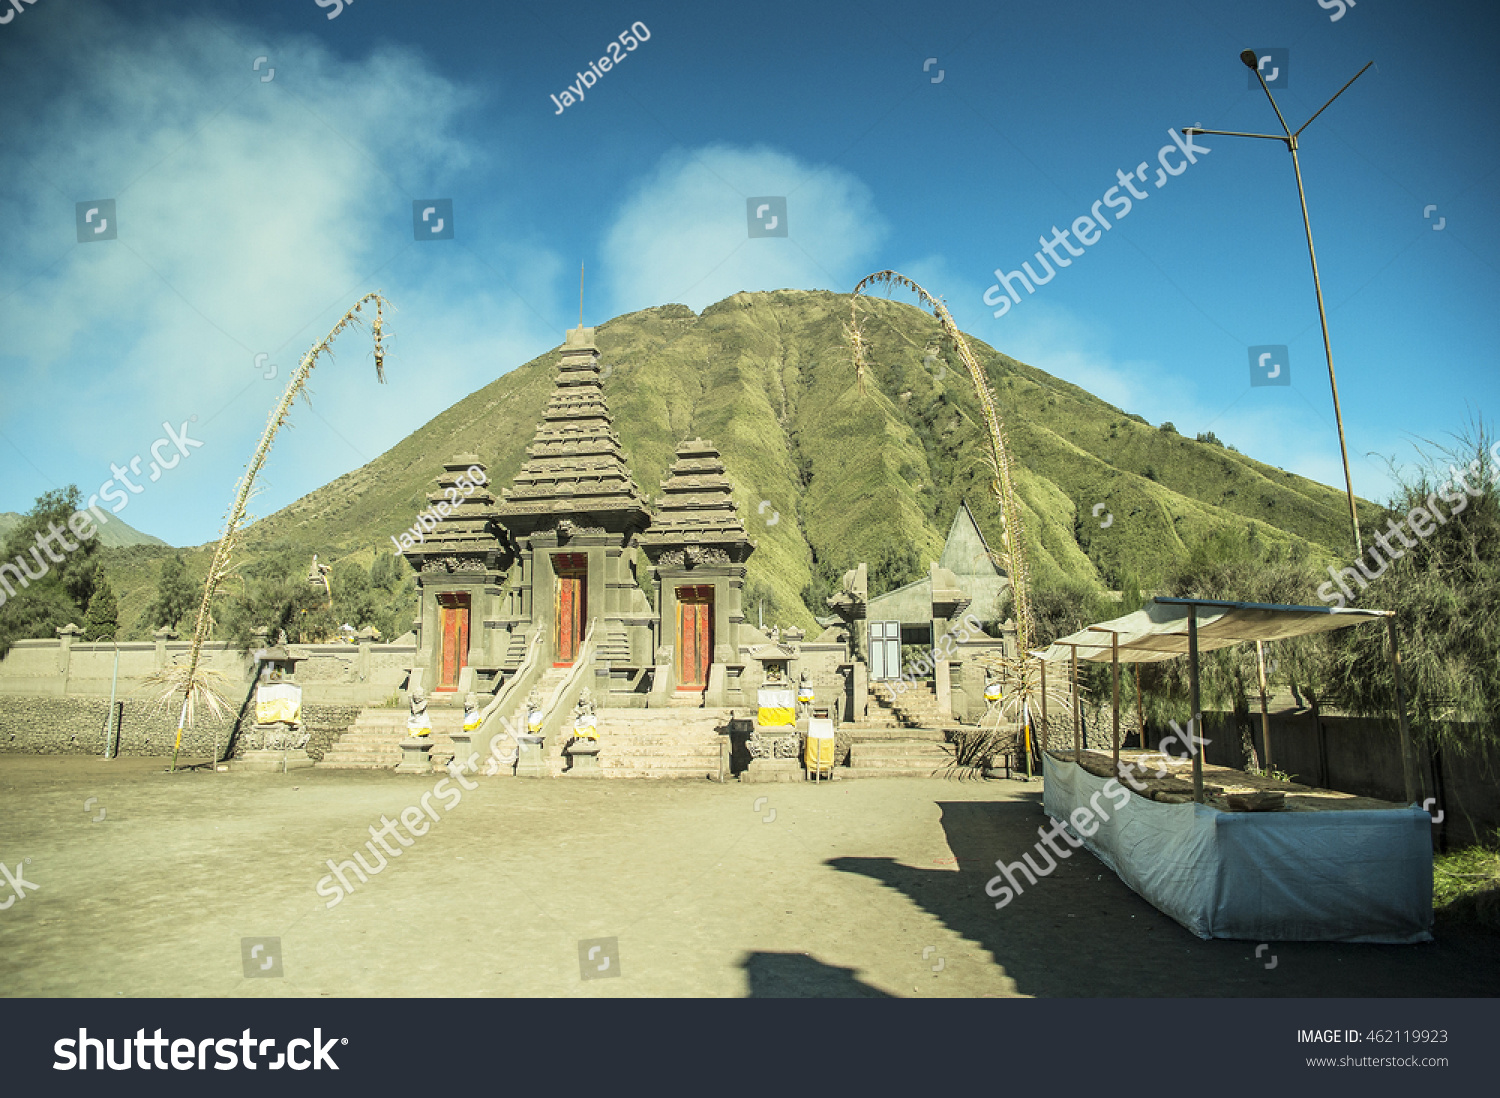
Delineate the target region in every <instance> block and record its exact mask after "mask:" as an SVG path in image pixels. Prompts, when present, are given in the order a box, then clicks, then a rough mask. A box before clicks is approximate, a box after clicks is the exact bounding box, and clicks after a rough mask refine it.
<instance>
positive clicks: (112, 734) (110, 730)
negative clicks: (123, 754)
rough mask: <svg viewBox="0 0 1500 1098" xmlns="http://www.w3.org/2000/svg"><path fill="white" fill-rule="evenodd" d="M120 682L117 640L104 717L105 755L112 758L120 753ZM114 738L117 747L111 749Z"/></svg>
mask: <svg viewBox="0 0 1500 1098" xmlns="http://www.w3.org/2000/svg"><path fill="white" fill-rule="evenodd" d="M119 682H120V642H119V641H115V673H114V675H113V676H112V677H111V678H110V680H109V714H108V715H107V716H106V717H105V718H104V757H105V758H106V759H112V758H114V757H115V756H116V755H118V754H119V752H120V749H119V738H120V729H119V727H118V725H116V724H115V687H116V686H117V685H119ZM111 739H114V740H115V742H116V744H115V749H114V751H113V752H111V751H110V740H111Z"/></svg>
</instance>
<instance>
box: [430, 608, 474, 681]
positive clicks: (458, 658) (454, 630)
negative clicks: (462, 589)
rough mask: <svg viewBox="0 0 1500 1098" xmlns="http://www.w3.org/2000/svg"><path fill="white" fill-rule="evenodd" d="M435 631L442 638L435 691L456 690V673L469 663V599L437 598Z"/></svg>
mask: <svg viewBox="0 0 1500 1098" xmlns="http://www.w3.org/2000/svg"><path fill="white" fill-rule="evenodd" d="M438 617H439V621H438V631H439V633H440V635H441V636H442V638H443V646H442V667H441V670H440V672H439V674H438V683H437V687H436V689H438V690H457V689H458V673H459V672H460V671H462V670H463V669H464V667H465V666H466V665H467V664H468V661H469V596H468V595H464V594H456V593H453V594H446V595H439V596H438Z"/></svg>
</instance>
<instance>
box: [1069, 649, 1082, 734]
mask: <svg viewBox="0 0 1500 1098" xmlns="http://www.w3.org/2000/svg"><path fill="white" fill-rule="evenodd" d="M1069 647H1070V648H1072V649H1073V761H1074V762H1075V763H1076V762H1078V761H1079V759H1080V758H1081V757H1082V755H1083V698H1082V697H1081V696H1080V694H1079V692H1078V645H1076V644H1074V645H1069Z"/></svg>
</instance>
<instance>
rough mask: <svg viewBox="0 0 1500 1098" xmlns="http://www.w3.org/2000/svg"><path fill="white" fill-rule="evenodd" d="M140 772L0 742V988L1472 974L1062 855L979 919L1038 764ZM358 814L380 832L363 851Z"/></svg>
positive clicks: (1486, 992) (857, 986)
mask: <svg viewBox="0 0 1500 1098" xmlns="http://www.w3.org/2000/svg"><path fill="white" fill-rule="evenodd" d="M164 767H165V760H162V759H154V758H124V759H119V760H115V761H105V760H103V759H100V758H97V757H87V756H64V757H45V756H24V755H0V801H3V803H4V805H5V811H4V813H3V816H0V860H3V861H4V862H5V864H6V866H7V870H6V876H7V877H13V876H14V877H19V878H20V879H21V880H22V881H24V882H26V883H25V884H21V885H20V891H21V893H22V896H21V897H20V898H19V899H14V900H13V902H12V903H10V904H9V905H8V907H6V908H5V909H4V910H0V987H3V989H4V990H3V994H5V995H7V996H97V997H114V996H194V995H202V996H424V997H426V996H443V997H450V996H460V997H462V996H486V995H496V996H745V995H752V996H969V997H997V996H1098V995H1102V996H1153V995H1193V996H1198V995H1202V996H1219V995H1252V996H1476V995H1483V996H1493V995H1496V994H1500V939H1497V938H1496V937H1495V936H1494V935H1492V934H1487V933H1486V932H1484V931H1482V930H1479V929H1476V928H1471V927H1468V926H1465V925H1456V924H1449V923H1447V922H1446V921H1445V920H1443V919H1440V920H1439V921H1438V923H1437V925H1436V927H1435V928H1434V933H1435V935H1436V941H1434V942H1431V943H1427V944H1423V945H1415V946H1373V945H1340V944H1311V943H1286V942H1279V943H1274V944H1271V945H1269V946H1268V948H1265V949H1260V950H1257V945H1258V943H1254V942H1239V941H1209V942H1205V941H1200V940H1199V939H1197V938H1195V937H1193V936H1192V935H1190V934H1189V933H1188V932H1187V931H1186V930H1184V929H1182V928H1181V927H1180V926H1178V925H1177V924H1176V923H1174V922H1173V921H1171V920H1170V919H1168V918H1167V917H1166V916H1164V915H1162V914H1161V913H1160V912H1158V911H1156V910H1155V909H1154V908H1153V907H1151V906H1150V905H1149V904H1147V903H1146V902H1145V901H1144V900H1142V899H1140V898H1139V897H1138V896H1136V895H1135V894H1134V893H1132V892H1131V891H1130V890H1129V889H1127V888H1126V887H1125V886H1124V885H1123V884H1121V883H1120V881H1119V880H1118V879H1117V878H1116V877H1115V875H1114V874H1113V873H1112V872H1110V871H1109V870H1108V869H1107V868H1106V867H1104V866H1103V865H1101V864H1100V863H1099V862H1098V861H1097V860H1095V859H1094V858H1093V856H1092V855H1090V854H1088V853H1087V852H1086V851H1078V852H1076V853H1075V854H1074V855H1073V856H1072V857H1071V858H1069V859H1067V860H1065V861H1063V862H1061V863H1060V864H1059V865H1058V867H1057V869H1056V871H1055V872H1053V873H1052V874H1051V875H1050V876H1047V877H1044V878H1042V879H1040V880H1039V881H1038V882H1037V883H1036V884H1035V885H1034V886H1029V887H1027V888H1026V890H1025V892H1024V893H1023V894H1021V895H1020V896H1018V897H1016V898H1015V900H1014V901H1013V902H1011V903H1010V904H1008V905H1007V906H1006V907H1005V908H1004V909H1003V910H1000V911H997V910H995V908H994V906H993V903H994V901H993V900H991V899H990V898H989V897H988V896H986V895H985V891H984V886H985V882H986V881H987V880H988V879H990V878H991V877H993V876H994V875H995V873H996V869H995V861H996V859H999V858H1003V859H1005V860H1006V861H1015V860H1017V859H1018V858H1020V856H1021V854H1022V853H1023V852H1025V851H1027V850H1030V849H1032V848H1033V846H1034V844H1035V843H1036V842H1037V828H1038V827H1041V826H1043V824H1044V823H1046V819H1045V817H1044V816H1043V814H1042V810H1041V804H1040V797H1041V786H1040V782H1031V783H1024V782H1019V781H1009V780H986V781H946V780H942V779H937V778H888V779H869V778H864V779H859V780H853V779H845V780H842V781H838V782H834V783H826V784H822V785H813V784H808V783H804V784H795V785H792V784H771V785H741V784H739V783H737V782H730V783H728V784H723V785H720V784H717V783H715V782H710V781H617V780H592V781H590V780H569V779H566V778H563V779H534V780H527V779H521V778H484V777H477V778H475V779H473V780H472V781H469V779H466V782H468V783H469V784H473V785H474V787H475V788H473V789H464V788H462V786H460V785H458V784H457V783H455V782H453V781H452V780H451V779H450V780H448V781H447V784H446V785H443V786H442V788H441V790H440V791H437V792H436V793H435V792H434V790H435V787H437V786H439V784H440V783H441V782H443V781H444V779H445V775H443V774H441V773H438V774H433V775H429V776H415V775H403V774H396V773H393V772H390V771H384V770H381V771H371V770H362V771H361V770H347V771H344V770H325V769H313V770H300V771H293V772H291V773H288V774H251V773H239V772H225V773H213V772H209V771H206V770H197V771H192V772H187V773H177V774H169V773H166V772H165V769H164ZM424 794H427V795H428V796H426V798H425V802H424ZM383 819H384V820H386V821H393V825H392V826H391V827H386V825H385V824H384V823H383V822H382V821H383ZM399 821H406V824H405V826H406V827H409V828H410V830H403V829H401V828H399V827H397V826H396V822H399ZM372 827H373V828H374V829H375V831H377V832H380V833H382V834H383V835H384V837H385V841H384V846H388V847H390V848H392V849H394V850H399V851H400V852H401V853H400V854H399V855H396V856H391V857H386V858H375V857H372V856H371V854H372V848H373V851H375V852H379V851H381V850H382V844H380V843H379V841H378V840H377V841H376V842H375V843H373V844H372V848H371V847H366V846H365V844H366V843H367V842H369V841H370V839H371V828H372ZM419 831H420V834H419V835H418V834H417V832H419ZM356 850H359V851H360V852H362V853H363V854H364V857H365V859H366V864H368V865H369V866H370V867H371V868H378V867H380V865H381V862H382V861H384V862H385V863H386V864H384V867H383V868H381V869H380V871H379V872H378V873H374V874H364V873H363V871H360V873H358V874H356V873H354V872H352V871H351V870H350V869H347V868H346V869H344V870H343V875H344V878H345V879H346V880H347V881H348V883H349V885H350V888H349V889H348V890H347V891H346V890H344V889H343V888H342V887H340V886H338V885H337V884H336V883H335V878H334V877H333V876H332V874H331V871H330V866H329V862H330V861H331V862H332V863H333V864H334V866H339V865H340V864H341V863H344V862H348V861H350V860H351V859H352V858H353V856H354V852H355V851H356ZM360 875H363V876H364V877H365V879H364V880H363V881H361V880H360V879H359V877H360ZM6 884H7V887H5V888H4V889H3V890H0V892H3V894H4V896H5V897H6V898H10V897H11V896H12V888H11V887H9V882H8V881H7V882H6ZM333 897H337V899H334V898H333ZM0 903H4V900H3V899H0ZM330 904H332V906H331V907H330V906H329V905H330ZM247 939H248V940H249V941H247ZM266 939H270V940H271V941H266ZM256 946H259V947H260V948H259V950H256V948H255V947H256ZM252 952H253V958H252ZM1257 953H1258V954H1259V955H1257ZM247 972H251V973H254V975H252V976H248V977H247V975H246V973H247ZM585 977H587V978H585Z"/></svg>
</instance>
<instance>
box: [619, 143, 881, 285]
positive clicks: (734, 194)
mask: <svg viewBox="0 0 1500 1098" xmlns="http://www.w3.org/2000/svg"><path fill="white" fill-rule="evenodd" d="M768 195H778V196H784V197H785V198H786V202H787V231H788V235H787V236H785V237H756V238H754V239H751V238H750V237H749V223H748V220H747V216H746V200H747V199H749V198H752V197H762V196H768ZM885 233H886V227H885V223H884V222H883V221H882V220H881V218H880V217H879V216H878V214H877V213H876V212H875V206H874V200H873V199H872V197H871V194H870V190H869V188H868V187H866V186H865V184H864V183H862V182H861V181H860V180H859V179H857V178H855V177H854V176H853V175H850V174H849V173H848V172H846V171H844V170H842V169H840V168H834V167H829V166H826V165H814V164H809V163H806V162H804V161H802V160H799V159H797V158H796V157H793V156H791V155H789V154H787V153H783V152H778V151H776V150H774V149H769V148H765V147H762V146H756V147H754V148H735V147H732V146H728V145H711V146H707V147H705V148H700V149H694V150H682V149H677V150H673V151H672V152H669V153H667V154H666V155H665V156H663V157H662V159H661V161H660V163H659V164H658V165H657V167H656V170H655V171H654V172H653V173H652V174H651V175H650V176H649V177H648V178H646V179H645V180H643V181H642V182H641V183H640V185H639V187H638V188H637V189H636V191H635V193H634V194H632V195H631V196H630V197H629V198H627V199H626V200H625V202H624V203H623V204H622V206H621V209H620V212H619V215H618V217H617V218H616V220H615V222H614V224H613V225H612V226H611V227H610V229H609V230H608V232H607V233H606V235H605V239H604V243H603V245H602V252H603V264H604V282H605V288H606V294H607V297H608V300H609V301H610V308H609V312H611V313H624V312H629V311H631V310H635V309H642V308H648V307H650V306H653V305H661V304H664V303H667V302H681V303H683V304H685V305H688V306H690V307H692V308H694V309H702V308H703V307H704V306H706V305H711V304H713V303H714V302H716V301H720V300H722V299H723V298H725V297H728V296H729V295H730V294H734V293H738V292H739V291H741V290H776V289H781V288H784V287H795V288H798V289H830V290H840V291H845V292H847V291H848V290H851V289H853V287H854V283H855V282H857V281H858V280H859V279H860V278H862V277H863V276H864V275H866V274H868V273H870V272H869V271H868V270H866V269H865V268H864V267H862V266H861V263H868V257H869V256H870V255H871V254H872V253H873V252H874V250H875V248H876V247H877V246H878V245H879V243H880V241H881V240H882V239H883V238H884V236H885Z"/></svg>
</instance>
